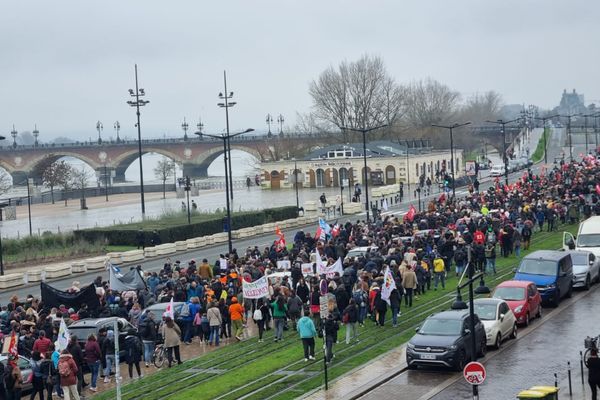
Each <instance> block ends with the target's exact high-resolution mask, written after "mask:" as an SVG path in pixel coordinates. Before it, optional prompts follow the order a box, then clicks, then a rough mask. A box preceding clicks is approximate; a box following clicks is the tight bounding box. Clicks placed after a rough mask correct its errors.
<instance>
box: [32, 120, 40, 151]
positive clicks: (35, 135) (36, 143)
mask: <svg viewBox="0 0 600 400" xmlns="http://www.w3.org/2000/svg"><path fill="white" fill-rule="evenodd" d="M31 134H32V135H33V137H34V138H35V142H34V143H33V145H34V146H35V147H38V144H39V142H38V136H40V131H38V128H37V124H35V127H34V128H33V132H31Z"/></svg>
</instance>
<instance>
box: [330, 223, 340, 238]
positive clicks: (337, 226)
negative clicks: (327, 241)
mask: <svg viewBox="0 0 600 400" xmlns="http://www.w3.org/2000/svg"><path fill="white" fill-rule="evenodd" d="M339 234H340V224H335V225H334V226H333V229H332V230H331V236H332V237H336V236H337V235H339Z"/></svg>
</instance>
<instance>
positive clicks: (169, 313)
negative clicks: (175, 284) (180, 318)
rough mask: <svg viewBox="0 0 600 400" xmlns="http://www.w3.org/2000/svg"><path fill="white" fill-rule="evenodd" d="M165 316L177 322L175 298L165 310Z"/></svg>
mask: <svg viewBox="0 0 600 400" xmlns="http://www.w3.org/2000/svg"><path fill="white" fill-rule="evenodd" d="M165 314H166V315H167V316H169V317H171V319H172V320H175V306H174V305H173V298H172V297H171V301H170V302H169V305H168V306H167V309H166V310H165Z"/></svg>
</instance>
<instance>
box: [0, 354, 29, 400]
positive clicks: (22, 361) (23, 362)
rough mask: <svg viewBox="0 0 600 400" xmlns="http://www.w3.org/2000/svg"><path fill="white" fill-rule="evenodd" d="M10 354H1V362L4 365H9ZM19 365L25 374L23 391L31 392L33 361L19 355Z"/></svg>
mask: <svg viewBox="0 0 600 400" xmlns="http://www.w3.org/2000/svg"><path fill="white" fill-rule="evenodd" d="M8 356H9V355H8V354H0V362H1V363H2V364H4V367H5V368H6V366H7V365H8ZM17 365H18V366H19V369H20V370H21V375H23V392H29V391H31V389H32V384H31V381H32V380H33V370H32V369H31V361H30V360H29V358H27V357H23V356H19V359H18V360H17Z"/></svg>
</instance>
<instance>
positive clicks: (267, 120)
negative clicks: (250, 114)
mask: <svg viewBox="0 0 600 400" xmlns="http://www.w3.org/2000/svg"><path fill="white" fill-rule="evenodd" d="M265 122H266V123H267V126H268V127H269V132H268V133H267V137H269V138H270V137H273V133H271V124H272V123H273V117H272V116H271V114H267V118H265Z"/></svg>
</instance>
